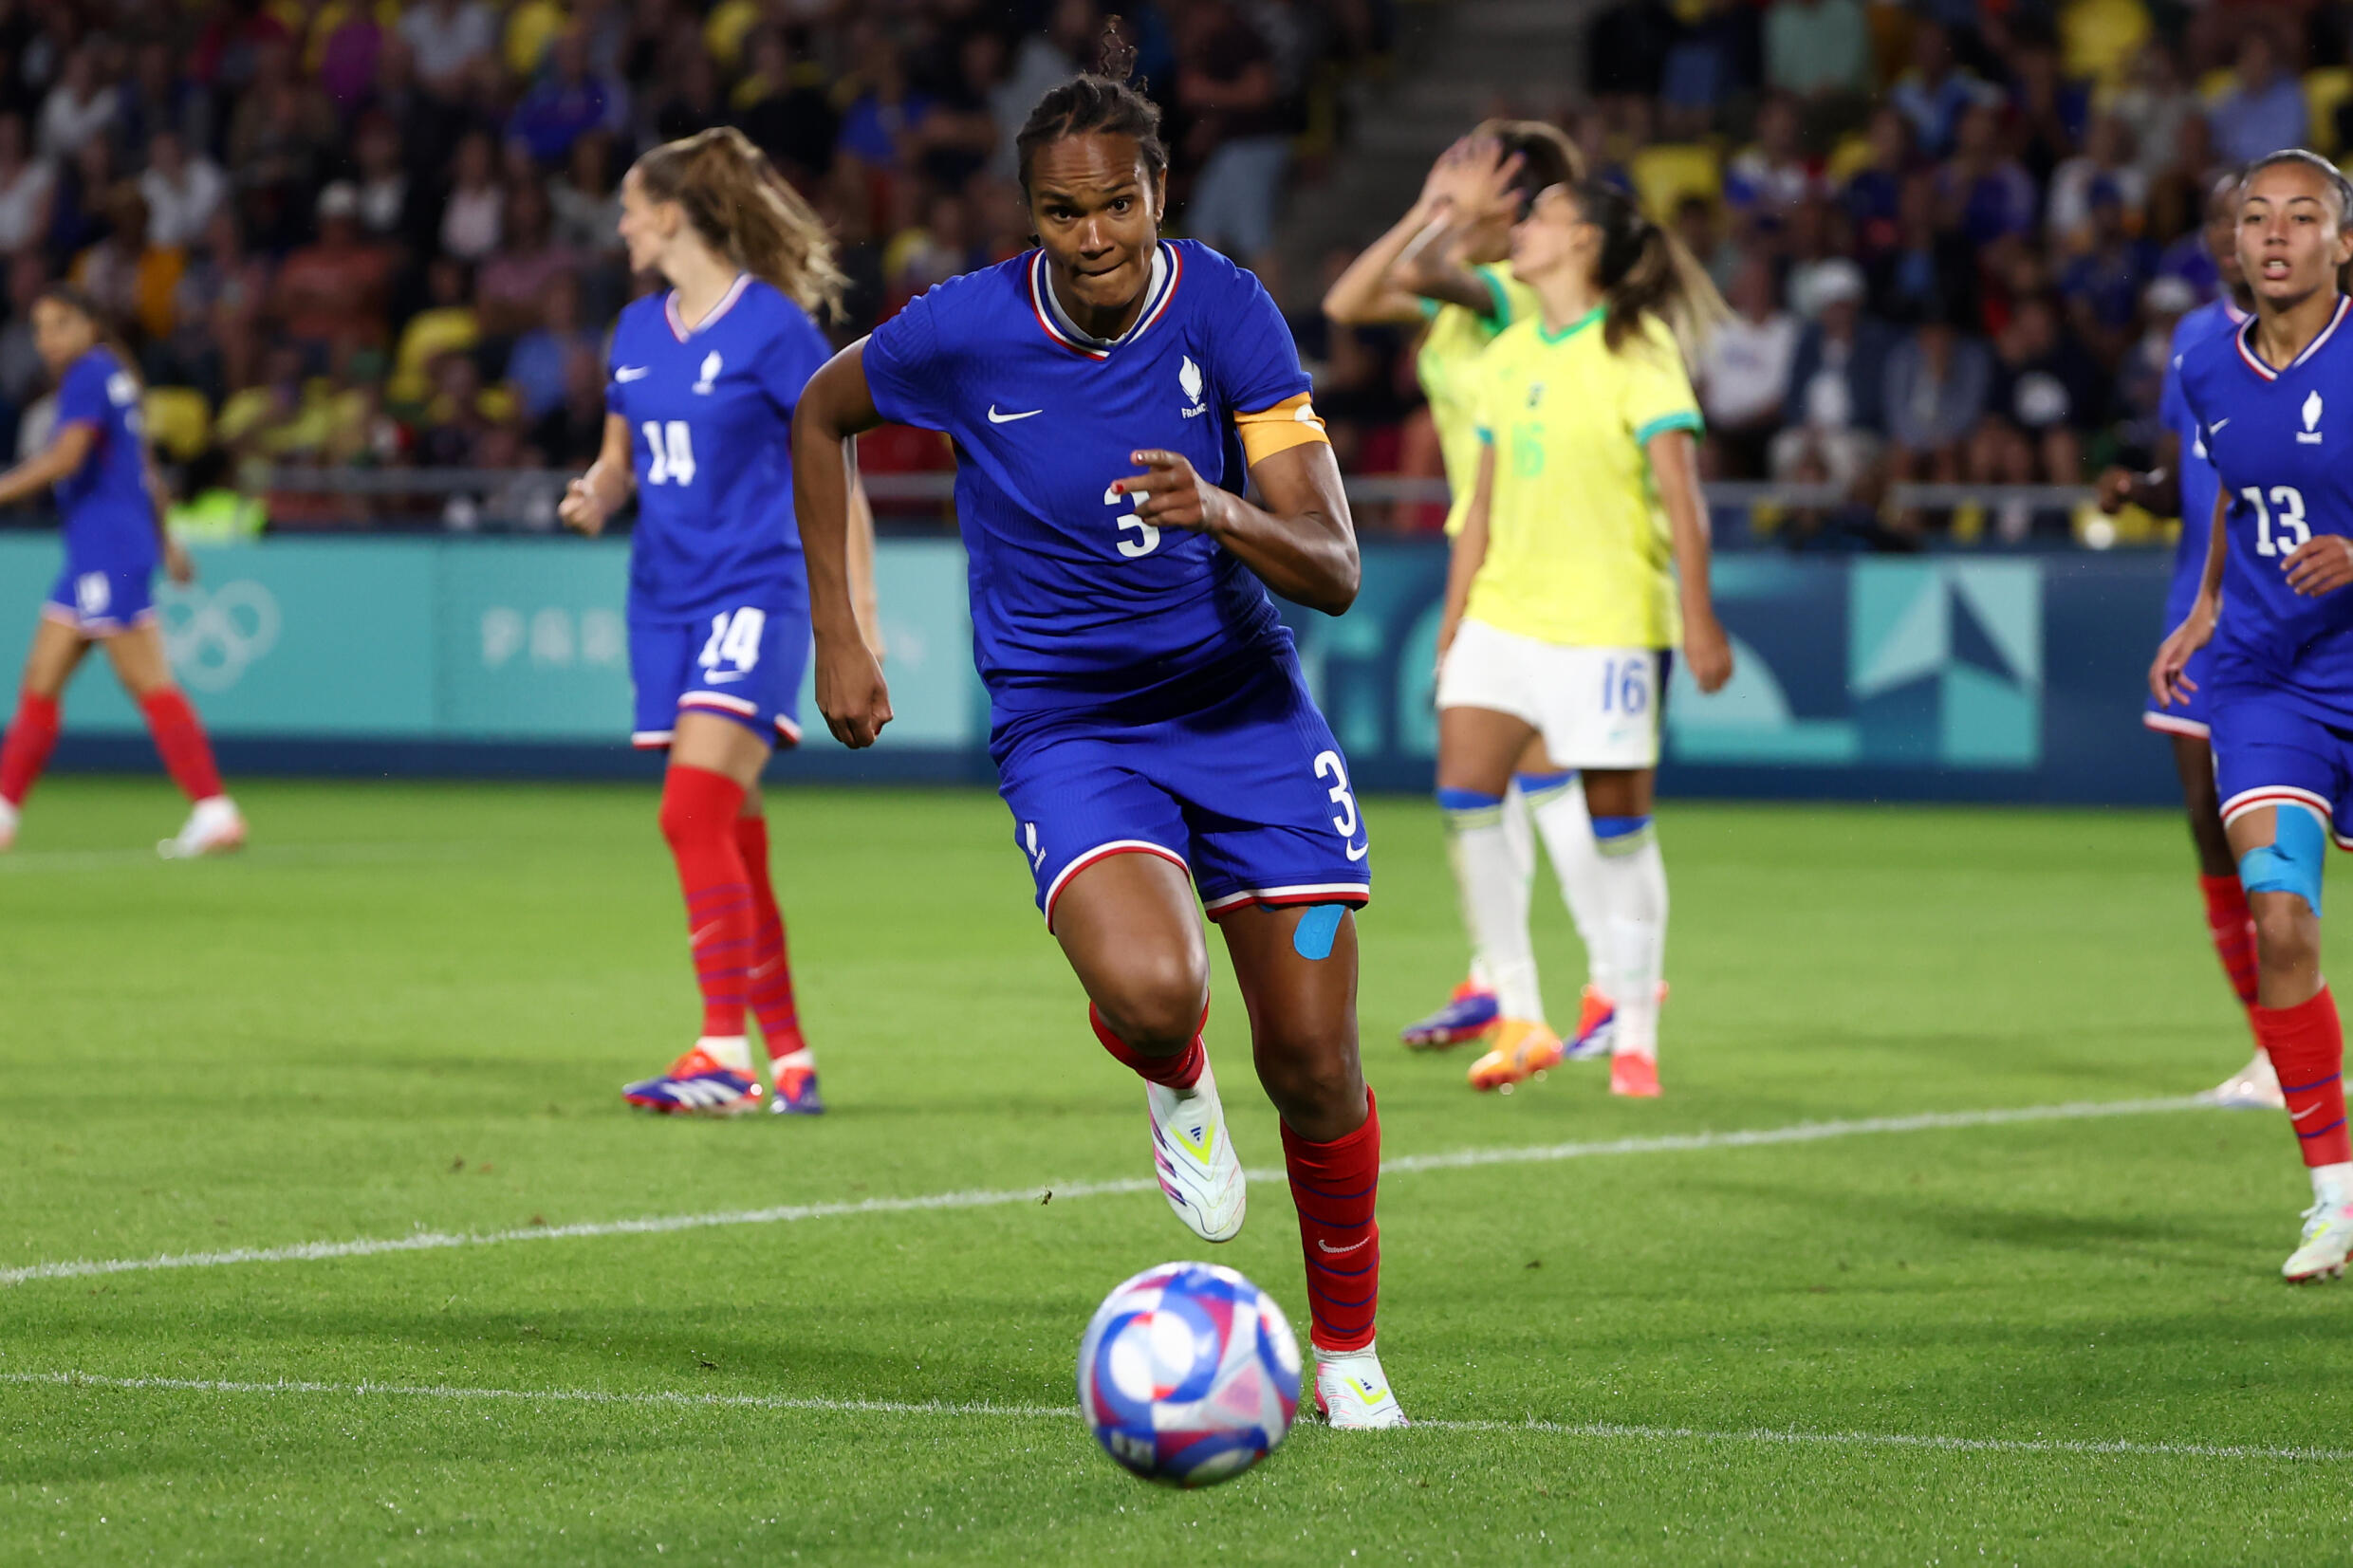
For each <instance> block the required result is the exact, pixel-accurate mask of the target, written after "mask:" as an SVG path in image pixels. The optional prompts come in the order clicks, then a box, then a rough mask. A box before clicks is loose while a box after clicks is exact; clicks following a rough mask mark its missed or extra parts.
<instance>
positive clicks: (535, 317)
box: [474, 180, 578, 338]
mask: <svg viewBox="0 0 2353 1568" xmlns="http://www.w3.org/2000/svg"><path fill="white" fill-rule="evenodd" d="M553 229H554V214H553V213H552V212H549V210H548V206H547V189H546V187H544V186H542V185H541V184H540V183H539V182H538V181H537V180H527V181H525V182H523V183H521V184H518V185H516V186H515V187H514V189H513V190H511V191H510V192H509V193H508V196H507V219H506V240H505V243H504V244H503V245H502V246H501V247H500V249H499V250H498V253H497V254H496V255H494V256H492V257H491V259H490V260H488V261H486V262H484V263H483V264H482V267H481V270H480V271H479V272H478V273H477V274H476V275H475V278H474V308H475V310H476V311H477V312H478V313H479V315H480V317H481V320H482V330H483V332H484V333H486V334H487V335H489V336H491V337H493V338H511V337H513V336H514V335H515V334H516V333H519V332H524V331H528V330H529V328H531V327H532V326H534V325H536V324H537V323H538V322H539V319H540V313H541V310H542V308H543V304H544V302H545V301H546V299H547V290H548V289H549V287H551V286H553V285H554V283H555V280H556V279H558V278H568V277H569V276H570V275H571V272H572V269H573V267H575V266H576V265H577V264H578V258H576V257H575V256H574V255H573V254H572V252H570V251H569V250H566V249H564V247H562V246H561V245H558V244H557V243H556V242H555V238H554V234H553Z"/></svg>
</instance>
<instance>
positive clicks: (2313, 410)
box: [2296, 387, 2321, 446]
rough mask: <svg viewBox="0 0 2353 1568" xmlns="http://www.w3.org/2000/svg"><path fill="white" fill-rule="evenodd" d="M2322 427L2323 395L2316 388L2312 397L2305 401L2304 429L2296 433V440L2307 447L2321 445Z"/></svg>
mask: <svg viewBox="0 0 2353 1568" xmlns="http://www.w3.org/2000/svg"><path fill="white" fill-rule="evenodd" d="M2320 425H2321V395H2320V389H2319V388H2317V387H2315V388H2314V389H2313V390H2312V394H2311V396H2310V397H2307V398H2305V400H2304V429H2302V430H2300V431H2298V432H2297V433H2296V439H2297V440H2298V441H2300V442H2302V443H2303V444H2305V445H2306V446H2318V445H2320V439H2321V429H2320Z"/></svg>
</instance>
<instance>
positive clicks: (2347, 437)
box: [2181, 299, 2353, 724]
mask: <svg viewBox="0 0 2353 1568" xmlns="http://www.w3.org/2000/svg"><path fill="white" fill-rule="evenodd" d="M2348 312H2353V301H2349V300H2344V299H2340V300H2339V301H2338V302H2337V310H2336V315H2335V316H2334V317H2333V318H2332V319H2331V320H2330V322H2329V323H2328V325H2327V326H2326V327H2325V328H2324V329H2323V330H2322V332H2321V334H2320V335H2319V336H2318V337H2316V338H2314V339H2313V340H2312V342H2311V345H2310V346H2309V347H2307V349H2306V350H2305V351H2304V352H2303V353H2302V354H2300V355H2298V356H2297V357H2296V360H2295V361H2294V362H2293V363H2292V364H2290V365H2288V368H2287V369H2285V370H2278V371H2275V370H2273V369H2272V368H2271V367H2270V365H2267V364H2265V363H2264V362H2263V360H2261V359H2259V358H2258V357H2257V356H2256V354H2255V352H2254V348H2253V345H2252V343H2251V337H2252V334H2253V332H2254V328H2255V323H2253V322H2252V321H2249V322H2248V323H2246V324H2245V325H2243V326H2241V327H2240V328H2239V329H2238V330H2237V331H2235V332H2225V333H2219V334H2216V335H2215V336H2214V337H2210V338H2207V339H2205V340H2204V341H2200V342H2197V343H2195V344H2193V345H2191V347H2190V348H2189V350H2188V351H2187V352H2186V353H2184V354H2183V355H2182V357H2181V397H2182V401H2183V403H2184V405H2185V406H2186V407H2187V408H2188V409H2189V412H2190V415H2191V417H2192V418H2193V419H2195V420H2196V424H2197V430H2198V433H2199V434H2200V435H2201V436H2202V437H2203V438H2204V441H2205V445H2206V451H2207V452H2208V453H2209V454H2210V455H2211V456H2212V457H2213V459H2214V470H2215V473H2216V475H2217V476H2218V479H2219V482H2220V485H2221V488H2222V489H2223V490H2224V492H2225V493H2227V494H2228V496H2229V497H2230V500H2229V509H2228V510H2227V511H2225V512H2224V514H2223V526H2224V529H2225V530H2226V534H2225V553H2224V561H2223V577H2222V621H2221V625H2220V627H2219V628H2218V630H2217V631H2216V633H2215V636H2214V682H2215V684H2216V685H2217V686H2218V687H2230V686H2233V685H2253V686H2261V687H2265V688H2269V689H2271V690H2274V691H2277V692H2282V693H2283V694H2284V695H2286V696H2288V698H2290V699H2291V700H2293V701H2294V702H2295V703H2296V704H2297V705H2298V706H2299V707H2301V708H2303V709H2305V710H2307V711H2308V712H2310V713H2312V714H2313V715H2315V716H2316V717H2320V718H2323V719H2325V720H2326V721H2328V722H2332V723H2341V724H2353V589H2343V588H2341V589H2339V590H2338V591H2336V592H2335V593H2332V594H2325V595H2323V596H2322V597H2321V598H2319V599H2307V598H2304V597H2303V596H2301V595H2299V594H2297V593H2296V592H2295V590H2293V589H2292V588H2290V587H2288V582H2287V580H2286V578H2285V577H2284V576H2283V575H2282V572H2283V568H2284V566H2285V564H2286V563H2287V559H2288V556H2289V554H2291V553H2292V552H2293V551H2294V550H2295V548H2296V546H2297V545H2299V544H2303V543H2304V542H2305V541H2306V540H2307V539H2309V538H2311V537H2312V536H2313V535H2314V534H2316V533H2333V534H2353V328H2347V327H2346V325H2345V317H2346V315H2347V313H2348Z"/></svg>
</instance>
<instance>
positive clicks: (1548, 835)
mask: <svg viewBox="0 0 2353 1568" xmlns="http://www.w3.org/2000/svg"><path fill="white" fill-rule="evenodd" d="M1529 801H1530V806H1531V808H1532V811H1533V814H1534V816H1535V819H1536V831H1537V832H1539V833H1542V834H1543V835H1544V845H1545V853H1546V854H1547V855H1548V856H1550V857H1551V858H1552V875H1553V876H1556V877H1558V878H1559V879H1560V884H1561V902H1562V903H1564V904H1566V905H1567V906H1568V918H1569V922H1570V924H1572V925H1574V926H1575V927H1576V928H1577V940H1578V941H1580V942H1582V943H1584V949H1585V978H1586V979H1587V980H1589V981H1591V982H1592V985H1593V988H1594V989H1595V990H1597V991H1599V992H1601V993H1602V994H1603V996H1606V997H1610V998H1612V999H1615V998H1616V996H1617V994H1618V993H1617V992H1616V991H1615V990H1613V989H1611V988H1610V981H1609V954H1608V948H1607V943H1606V940H1605V934H1606V933H1605V926H1604V921H1605V919H1606V917H1605V916H1604V915H1603V913H1602V908H1603V904H1602V856H1601V851H1600V850H1598V849H1596V848H1595V847H1594V842H1593V819H1592V818H1591V817H1588V816H1587V815H1585V791H1584V784H1582V783H1580V782H1579V781H1578V780H1577V778H1576V776H1575V775H1574V774H1571V775H1570V776H1569V782H1568V783H1567V784H1563V785H1561V786H1559V787H1558V788H1556V789H1549V790H1546V791H1543V792H1542V793H1540V794H1538V795H1535V796H1532V797H1530V798H1529Z"/></svg>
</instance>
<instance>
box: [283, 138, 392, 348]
mask: <svg viewBox="0 0 2353 1568" xmlns="http://www.w3.org/2000/svg"><path fill="white" fill-rule="evenodd" d="M318 213H319V237H318V239H317V240H316V241H315V242H314V243H312V244H309V245H306V246H304V247H302V248H301V249H297V250H295V251H293V252H291V253H290V254H288V255H287V258H286V263H285V265H284V266H282V267H279V268H278V279H277V285H276V286H275V288H274V289H273V290H272V291H271V295H270V316H271V319H272V320H273V321H274V322H275V323H277V325H278V326H279V328H280V329H281V330H283V331H284V332H285V333H286V335H287V337H288V338H290V339H292V340H293V341H296V342H298V343H302V344H305V345H308V346H312V347H314V348H315V349H317V350H320V351H324V350H326V349H328V348H331V347H333V346H335V345H338V344H350V343H365V344H381V343H382V342H383V341H384V338H385V326H386V323H385V315H384V310H385V304H386V297H387V295H388V294H389V292H390V288H391V283H392V258H391V256H390V255H388V254H387V253H386V252H385V250H384V248H383V247H382V246H380V245H377V244H375V243H373V242H371V241H370V240H369V239H368V238H367V236H366V234H365V232H364V231H362V230H361V227H360V192H359V189H358V188H357V187H356V186H353V185H352V184H351V183H349V182H348V181H346V180H340V179H339V180H337V181H335V182H334V183H333V184H331V185H329V186H327V188H326V189H325V190H324V191H321V192H320V193H319V206H318Z"/></svg>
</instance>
